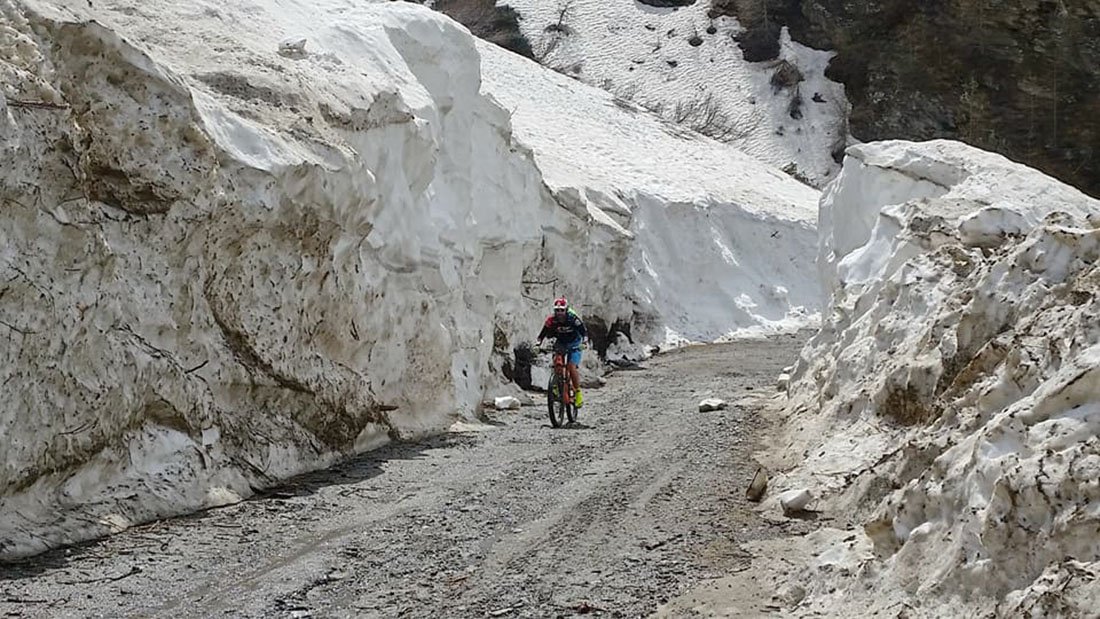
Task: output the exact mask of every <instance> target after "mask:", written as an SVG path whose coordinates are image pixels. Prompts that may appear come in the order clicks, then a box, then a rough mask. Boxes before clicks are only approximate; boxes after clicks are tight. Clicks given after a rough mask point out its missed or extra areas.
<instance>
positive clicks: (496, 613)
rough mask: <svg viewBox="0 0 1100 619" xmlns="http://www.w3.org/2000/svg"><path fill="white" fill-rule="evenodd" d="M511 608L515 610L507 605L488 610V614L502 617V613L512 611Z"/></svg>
mask: <svg viewBox="0 0 1100 619" xmlns="http://www.w3.org/2000/svg"><path fill="white" fill-rule="evenodd" d="M513 610H515V609H514V608H512V607H511V606H509V607H508V608H501V609H498V610H491V611H489V616H490V617H503V616H504V615H507V614H508V613H510V612H512V611H513Z"/></svg>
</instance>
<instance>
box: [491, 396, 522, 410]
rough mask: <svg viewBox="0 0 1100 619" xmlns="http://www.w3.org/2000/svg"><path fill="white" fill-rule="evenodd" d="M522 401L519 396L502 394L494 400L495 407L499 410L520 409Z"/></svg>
mask: <svg viewBox="0 0 1100 619" xmlns="http://www.w3.org/2000/svg"><path fill="white" fill-rule="evenodd" d="M520 406H521V403H520V401H519V398H515V397H512V396H510V395H506V396H501V397H499V398H497V399H495V400H493V407H494V408H496V409H497V410H498V411H514V410H519V407H520Z"/></svg>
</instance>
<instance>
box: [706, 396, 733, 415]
mask: <svg viewBox="0 0 1100 619" xmlns="http://www.w3.org/2000/svg"><path fill="white" fill-rule="evenodd" d="M726 406H728V405H727V404H726V401H725V400H720V399H718V398H707V399H705V400H703V401H702V402H700V403H699V412H700V413H709V412H711V411H720V410H722V409H724V408H726Z"/></svg>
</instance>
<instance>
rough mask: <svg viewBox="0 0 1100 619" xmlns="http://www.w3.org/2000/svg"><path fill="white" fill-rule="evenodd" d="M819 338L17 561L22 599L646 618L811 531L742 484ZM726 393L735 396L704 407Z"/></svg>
mask: <svg viewBox="0 0 1100 619" xmlns="http://www.w3.org/2000/svg"><path fill="white" fill-rule="evenodd" d="M803 339H804V337H803V336H793V335H791V336H778V337H774V338H770V339H767V340H757V341H743V342H737V343H734V344H728V345H719V346H706V347H696V348H689V349H685V350H680V351H675V352H671V353H668V354H664V355H661V356H658V357H656V358H654V359H651V360H650V361H648V362H646V363H645V364H644V369H641V370H636V371H623V372H617V373H615V374H614V375H612V376H611V377H609V381H608V384H607V386H606V387H605V388H603V389H600V390H589V391H587V392H586V405H585V407H584V409H583V410H582V412H581V416H580V419H579V425H577V426H576V427H574V428H569V429H559V430H554V429H551V428H550V427H549V423H548V419H547V416H546V406H545V400H544V399H542V398H541V397H536V402H538V403H539V406H535V407H525V408H523V409H522V410H520V411H516V412H501V413H493V414H492V420H493V423H492V424H490V425H486V426H484V427H481V428H479V429H478V430H477V431H467V432H452V433H448V434H445V435H443V436H439V437H436V438H432V439H428V440H424V441H420V442H416V443H401V444H394V445H390V446H387V447H384V448H382V449H379V450H376V451H374V452H371V453H368V454H366V455H364V456H361V457H359V458H357V459H355V460H353V461H350V462H347V463H345V464H343V465H342V466H339V467H337V468H335V469H331V470H328V471H323V472H318V473H314V474H310V475H307V476H304V477H300V478H297V479H294V480H292V481H291V482H289V483H288V484H287V485H286V486H284V487H282V488H279V489H277V490H275V491H271V492H269V493H266V494H265V495H264V496H260V497H257V498H255V499H253V500H249V501H245V502H243V503H240V504H238V505H234V506H230V507H226V508H220V509H216V510H210V511H207V512H204V513H201V514H197V515H194V516H190V517H185V518H179V519H174V520H167V521H162V522H158V523H153V524H150V525H145V526H141V527H136V528H133V529H131V530H129V531H126V532H123V533H121V534H118V535H115V536H113V537H111V538H108V539H105V540H101V541H98V542H95V543H91V544H87V545H84V546H81V547H76V548H69V549H62V550H58V551H55V552H51V553H48V554H45V555H41V556H38V557H35V558H33V559H30V560H26V561H24V562H21V563H16V564H8V565H0V616H11V617H172V618H176V617H298V618H301V617H432V618H436V617H568V616H574V615H588V616H603V617H639V616H647V615H649V614H650V613H652V612H653V611H655V610H656V609H657V607H658V606H659V605H660V604H663V603H665V602H666V601H668V600H669V599H672V598H674V597H676V596H678V595H681V594H683V593H684V592H686V591H688V590H689V589H691V588H693V587H695V586H696V585H698V584H699V583H700V582H703V581H705V580H707V579H711V578H717V577H720V576H722V575H724V574H726V573H728V572H731V571H736V570H737V569H739V568H742V567H744V566H747V565H748V563H749V561H748V558H749V557H748V555H747V553H746V552H745V551H744V550H743V549H742V548H741V544H743V543H745V542H746V541H750V540H761V539H766V538H772V537H776V536H783V535H790V534H795V533H799V532H801V530H800V527H802V528H806V527H808V524H807V523H802V522H788V523H774V522H766V521H764V520H763V519H761V518H760V517H759V515H758V514H755V513H754V512H752V511H751V508H752V506H753V505H752V504H751V503H748V502H747V501H746V499H745V498H744V489H745V485H746V484H747V482H748V480H749V479H750V478H751V476H752V474H753V472H754V470H755V465H754V464H753V461H752V458H751V453H752V451H753V450H754V449H756V448H757V447H758V445H757V443H756V442H757V440H758V437H759V435H760V432H761V427H760V426H761V423H760V420H759V418H758V411H757V410H755V409H754V407H753V406H752V405H750V404H740V405H739V404H738V402H746V401H747V402H751V399H750V400H746V396H752V395H754V394H761V393H766V394H768V395H771V394H772V393H774V386H773V385H774V381H775V377H776V376H777V374H778V373H779V372H780V371H781V369H782V368H783V367H784V366H786V365H789V364H791V363H793V361H794V359H795V358H796V355H797V352H798V349H799V347H800V346H801V343H802V341H803ZM704 397H719V398H723V399H725V400H727V401H728V402H730V403H731V406H730V407H729V408H728V409H726V410H723V411H718V412H709V413H701V412H699V411H698V410H697V405H698V402H699V401H700V400H701V399H702V398H704Z"/></svg>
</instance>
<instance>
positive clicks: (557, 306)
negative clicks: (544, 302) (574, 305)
mask: <svg viewBox="0 0 1100 619" xmlns="http://www.w3.org/2000/svg"><path fill="white" fill-rule="evenodd" d="M568 308H569V301H567V300H566V299H565V297H558V298H557V299H554V311H555V312H556V311H558V310H561V311H563V312H564V311H565V310H566V309H568Z"/></svg>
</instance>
